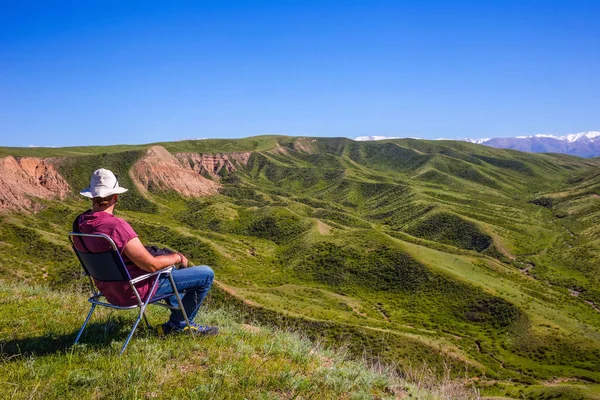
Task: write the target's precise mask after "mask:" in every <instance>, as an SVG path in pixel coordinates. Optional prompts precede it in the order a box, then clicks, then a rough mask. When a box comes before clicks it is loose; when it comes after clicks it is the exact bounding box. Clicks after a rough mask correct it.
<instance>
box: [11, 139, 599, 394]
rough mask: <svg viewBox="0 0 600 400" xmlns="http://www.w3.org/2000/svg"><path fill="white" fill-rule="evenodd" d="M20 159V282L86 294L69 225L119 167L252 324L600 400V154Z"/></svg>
mask: <svg viewBox="0 0 600 400" xmlns="http://www.w3.org/2000/svg"><path fill="white" fill-rule="evenodd" d="M0 154H1V155H3V156H4V158H2V160H3V162H4V164H2V165H3V166H2V167H1V168H3V169H0V179H4V186H5V187H11V188H12V189H11V191H10V193H11V194H12V195H11V196H5V197H3V198H2V199H1V200H2V203H1V204H2V208H3V210H4V211H3V213H2V214H0V219H1V221H2V223H1V226H0V255H1V256H2V258H1V259H2V261H1V262H0V271H1V273H2V277H3V278H2V281H4V282H5V283H6V282H13V281H24V282H26V283H28V284H30V285H34V284H36V285H37V284H43V285H46V286H49V287H50V288H53V289H54V290H67V289H68V290H73V289H74V290H78V289H77V288H80V287H81V285H82V282H83V280H82V277H81V275H80V272H79V267H78V266H77V264H76V260H75V259H74V257H73V256H72V254H71V253H70V250H69V248H68V246H67V241H66V233H67V232H68V230H69V229H70V224H71V221H72V219H73V218H74V217H75V216H76V215H77V214H78V213H79V212H81V210H83V209H85V208H86V207H88V204H87V202H86V201H85V200H84V199H82V198H79V197H78V196H77V194H76V193H77V192H78V190H79V189H82V188H84V187H86V186H87V184H88V179H89V176H90V174H91V172H92V171H93V170H95V169H97V168H100V167H103V168H109V169H112V170H113V171H114V172H115V173H117V174H118V176H119V180H120V184H121V186H124V187H127V188H130V191H129V192H128V193H127V194H125V195H123V196H122V198H121V201H120V204H119V210H118V211H119V214H120V215H122V216H123V217H125V218H126V219H127V220H128V221H130V222H131V223H132V226H133V227H134V228H135V230H136V231H137V232H138V234H139V235H140V237H141V238H142V240H143V241H144V242H146V243H148V244H150V243H154V244H159V245H163V246H170V247H173V248H177V249H178V250H180V251H182V252H184V253H185V254H186V255H188V256H189V258H191V259H192V260H193V261H194V262H195V263H206V264H209V265H211V266H213V267H214V269H215V271H216V275H217V279H218V280H219V290H218V293H220V294H219V296H218V298H219V299H221V300H220V301H222V302H223V303H225V304H229V305H230V306H233V307H236V308H238V309H239V310H240V311H241V312H242V313H243V314H244V315H246V317H247V318H249V319H252V320H258V321H261V322H263V323H266V324H272V325H280V326H286V327H293V328H295V329H298V330H302V331H303V332H305V333H306V334H307V335H309V336H310V337H312V338H315V339H316V338H318V339H320V340H322V341H325V342H327V343H332V344H335V343H340V342H343V343H346V344H347V345H348V346H349V348H350V349H351V350H352V351H354V352H355V353H356V354H367V355H368V356H369V357H370V358H372V359H377V360H381V361H383V362H385V363H389V364H393V365H398V368H399V370H400V371H401V370H402V365H409V364H411V365H414V364H415V363H417V364H420V365H422V364H424V363H426V364H427V365H428V366H430V367H431V368H433V369H434V370H437V371H438V372H439V373H443V371H444V366H445V367H446V370H448V371H450V372H449V373H450V374H452V375H453V376H455V377H459V376H460V377H464V376H465V374H466V375H467V376H468V377H469V379H471V380H473V381H474V382H476V383H477V385H478V386H479V387H480V388H481V390H482V391H483V392H484V393H489V394H490V395H505V396H511V397H519V396H521V395H523V394H524V393H525V394H528V395H530V396H534V397H543V396H558V395H563V394H564V393H568V395H569V396H572V398H598V396H600V308H599V305H600V289H598V271H599V268H598V266H597V260H598V259H599V254H598V250H600V247H599V243H598V240H597V237H596V236H597V235H596V234H597V233H598V228H597V227H596V225H597V224H596V222H597V220H598V219H599V218H600V192H599V191H600V173H599V172H598V171H599V167H600V161H598V160H596V159H581V158H577V157H573V156H567V155H559V154H528V153H521V152H518V151H514V150H503V149H494V148H490V147H484V146H481V145H478V144H473V143H467V142H455V141H425V140H416V139H396V140H385V141H378V142H355V141H352V140H349V139H344V138H291V137H284V136H264V137H254V138H247V139H237V140H200V141H182V142H172V143H155V144H150V145H145V146H114V147H103V148H94V147H86V148H62V149H11V148H0ZM11 179H12V180H11ZM63 180H64V182H63ZM40 193H41V194H40ZM215 291H216V292H217V290H216V289H215ZM465 371H466V372H465ZM565 396H566V395H565Z"/></svg>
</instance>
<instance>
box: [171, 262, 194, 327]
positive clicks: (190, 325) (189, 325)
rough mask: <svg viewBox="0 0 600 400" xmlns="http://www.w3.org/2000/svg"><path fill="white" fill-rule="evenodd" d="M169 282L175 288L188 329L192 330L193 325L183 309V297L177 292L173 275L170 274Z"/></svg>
mask: <svg viewBox="0 0 600 400" xmlns="http://www.w3.org/2000/svg"><path fill="white" fill-rule="evenodd" d="M169 280H170V281H171V286H172V287H173V292H174V293H175V297H177V302H178V303H179V309H180V310H181V313H182V314H183V318H184V319H185V323H186V324H187V326H188V328H190V329H191V328H192V324H190V320H189V319H188V316H187V313H186V312H185V309H184V308H183V303H182V302H181V296H180V295H179V292H178V291H177V286H175V281H174V280H173V275H171V274H170V273H169Z"/></svg>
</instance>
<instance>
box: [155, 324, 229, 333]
mask: <svg viewBox="0 0 600 400" xmlns="http://www.w3.org/2000/svg"><path fill="white" fill-rule="evenodd" d="M190 325H191V326H192V327H191V328H190V327H189V326H185V327H184V328H179V327H178V326H174V325H173V324H171V323H170V322H165V323H164V324H162V325H159V326H158V327H157V331H158V335H159V336H167V335H171V334H173V333H182V332H189V333H191V334H193V335H202V336H210V335H216V334H217V333H219V328H217V327H216V326H203V325H198V324H195V323H193V322H190Z"/></svg>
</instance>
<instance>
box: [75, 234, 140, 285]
mask: <svg viewBox="0 0 600 400" xmlns="http://www.w3.org/2000/svg"><path fill="white" fill-rule="evenodd" d="M75 238H78V239H79V240H81V241H83V240H84V238H94V239H93V240H101V241H105V242H106V244H107V249H108V250H107V251H103V252H99V253H90V252H88V251H84V250H83V249H81V248H78V246H77V245H76V242H75V240H74V239H75ZM69 240H71V244H72V245H73V251H75V254H76V255H77V258H78V259H79V262H80V263H81V266H82V267H83V269H84V270H85V272H86V274H88V275H89V276H91V277H92V278H94V279H96V280H98V281H105V282H117V281H129V280H130V279H131V276H130V275H129V271H127V268H126V267H125V263H124V262H123V258H121V254H119V250H118V249H117V245H116V244H115V242H113V240H112V239H111V238H110V237H108V236H107V235H104V234H101V233H98V234H92V233H78V232H70V233H69ZM83 247H85V245H84V246H83Z"/></svg>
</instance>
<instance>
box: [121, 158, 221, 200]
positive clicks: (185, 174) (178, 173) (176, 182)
mask: <svg viewBox="0 0 600 400" xmlns="http://www.w3.org/2000/svg"><path fill="white" fill-rule="evenodd" d="M130 175H131V178H132V179H133V180H134V182H135V183H136V185H137V186H138V187H140V186H141V187H143V188H145V189H150V190H154V189H159V190H174V191H176V192H178V193H180V194H181V195H183V196H186V197H200V196H210V195H212V194H216V193H217V192H218V190H219V188H220V187H221V185H220V184H219V183H218V182H215V181H212V180H210V179H207V178H205V177H203V176H202V175H201V174H200V173H199V172H198V171H196V170H194V169H193V168H191V167H190V165H189V164H186V163H184V162H182V161H181V160H180V159H178V158H177V157H175V156H174V155H172V154H171V153H169V152H168V151H167V149H165V148H164V147H162V146H153V147H151V148H150V149H148V151H147V153H146V155H145V156H144V157H143V158H141V159H140V160H138V161H137V162H136V163H135V164H134V165H133V167H132V169H131V171H130Z"/></svg>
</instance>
